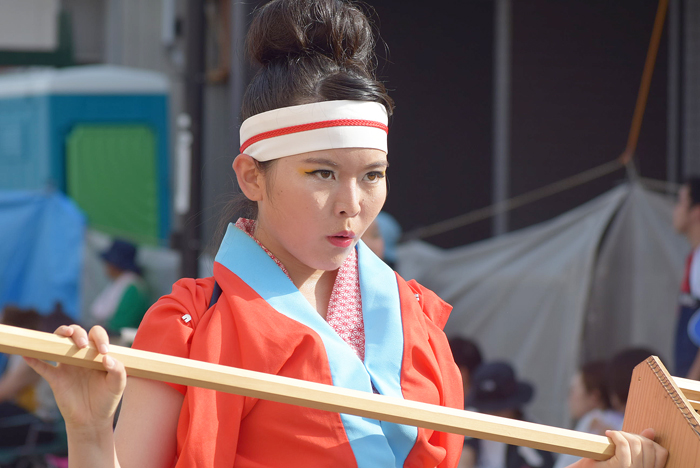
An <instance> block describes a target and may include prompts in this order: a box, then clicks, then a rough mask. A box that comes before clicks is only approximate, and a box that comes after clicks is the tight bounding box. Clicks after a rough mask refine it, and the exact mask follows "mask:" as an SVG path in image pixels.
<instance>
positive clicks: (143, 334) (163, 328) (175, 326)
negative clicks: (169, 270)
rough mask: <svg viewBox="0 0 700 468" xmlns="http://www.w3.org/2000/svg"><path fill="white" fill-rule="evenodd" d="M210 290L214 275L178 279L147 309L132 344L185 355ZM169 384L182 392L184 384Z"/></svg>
mask: <svg viewBox="0 0 700 468" xmlns="http://www.w3.org/2000/svg"><path fill="white" fill-rule="evenodd" d="M213 290H214V278H203V279H192V278H184V279H181V280H179V281H177V282H176V283H175V284H174V285H173V290H172V292H171V293H170V294H168V295H166V296H163V297H161V298H160V299H159V300H158V301H157V302H156V303H155V304H153V306H151V308H150V309H148V312H146V315H145V316H144V318H143V321H142V322H141V325H140V326H139V329H138V332H137V333H136V338H135V339H134V344H133V346H132V347H133V348H135V349H142V350H144V351H151V352H154V353H161V354H169V355H171V356H177V357H182V358H188V357H189V355H190V343H191V340H192V333H193V332H194V329H195V327H196V326H197V323H198V322H199V319H200V317H201V316H202V315H203V314H204V312H206V310H207V308H208V306H209V299H210V298H211V295H212V291H213ZM168 385H170V386H171V387H173V388H174V389H176V390H177V391H179V392H180V393H182V394H184V393H185V388H186V387H185V386H184V385H176V384H168Z"/></svg>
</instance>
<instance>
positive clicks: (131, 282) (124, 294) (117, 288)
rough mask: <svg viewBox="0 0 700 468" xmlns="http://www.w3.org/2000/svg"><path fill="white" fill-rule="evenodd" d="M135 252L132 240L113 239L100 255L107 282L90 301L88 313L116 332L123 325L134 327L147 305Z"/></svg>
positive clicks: (94, 319) (136, 326) (109, 330)
mask: <svg viewBox="0 0 700 468" xmlns="http://www.w3.org/2000/svg"><path fill="white" fill-rule="evenodd" d="M136 253H137V251H136V246H135V245H134V244H132V243H130V242H127V241H124V240H121V239H116V240H115V241H114V242H113V243H112V245H111V246H110V247H109V249H108V250H106V251H105V252H103V253H102V254H101V255H100V256H101V257H102V260H103V261H104V265H105V271H106V273H107V276H108V277H109V279H110V284H109V286H107V287H106V288H105V289H104V290H103V291H102V292H101V293H100V295H99V296H97V298H96V299H95V301H94V302H93V303H92V306H91V308H90V315H91V317H92V319H93V321H94V322H95V323H97V324H99V325H102V326H104V327H105V328H106V329H107V331H108V332H110V334H119V332H120V330H121V329H123V328H138V326H139V324H140V323H141V319H142V318H143V316H144V314H145V313H146V310H148V307H149V305H150V302H149V300H148V293H147V288H146V283H145V282H144V280H143V278H142V277H141V268H140V267H139V266H138V265H137V264H136Z"/></svg>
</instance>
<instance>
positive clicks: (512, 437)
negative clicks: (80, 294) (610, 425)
mask: <svg viewBox="0 0 700 468" xmlns="http://www.w3.org/2000/svg"><path fill="white" fill-rule="evenodd" d="M0 351H2V352H6V353H11V354H20V355H23V356H29V357H34V358H38V359H44V360H48V361H55V362H60V363H64V364H71V365H76V366H81V367H87V368H91V369H102V363H101V361H102V356H101V355H100V354H99V353H98V352H97V351H96V349H94V348H93V347H91V346H89V347H87V348H83V349H79V348H78V347H77V346H75V345H74V344H73V341H72V340H70V339H68V338H63V337H59V336H56V335H53V334H50V333H43V332H37V331H33V330H26V329H22V328H16V327H10V326H7V325H0ZM109 355H110V356H112V357H113V358H115V359H118V360H119V361H121V362H122V363H123V364H124V367H125V368H126V371H127V373H128V375H130V376H133V377H141V378H146V379H152V380H159V381H163V382H171V383H175V384H181V385H188V386H194V387H203V388H209V389H212V390H217V391H221V392H227V393H235V394H238V395H243V396H249V397H254V398H261V399H265V400H272V401H277V402H280V403H289V404H293V405H299V406H304V407H308V408H314V409H320V410H325V411H333V412H337V413H347V414H354V415H358V416H363V417H367V418H371V419H377V420H382V421H389V422H394V423H398V424H406V425H411V426H418V427H424V428H428V429H433V430H437V431H441V432H451V433H456V434H462V435H465V436H471V437H476V438H480V439H488V440H494V441H498V442H504V443H507V444H513V445H523V446H527V447H532V448H536V449H541V450H548V451H552V452H559V453H567V454H571V455H576V456H581V457H588V458H593V459H596V460H604V459H607V458H610V456H612V455H613V453H614V451H615V450H614V445H613V444H612V443H611V442H610V440H609V439H608V438H607V437H602V436H597V435H592V434H586V433H582V432H576V431H571V430H568V429H561V428H556V427H551V426H545V425H542V424H534V423H529V422H525V421H517V420H513V419H506V418H500V417H496V416H490V415H486V414H480V413H474V412H470V411H462V410H456V409H453V408H446V407H443V406H437V405H430V404H427V403H421V402H416V401H409V400H402V399H398V398H391V397H386V396H383V395H375V394H372V393H365V392H360V391H356V390H350V389H346V388H341V387H334V386H331V385H323V384H318V383H314V382H307V381H304V380H297V379H292V378H288V377H281V376H277V375H270V374H265V373H261V372H254V371H249V370H245V369H238V368H234V367H226V366H221V365H217V364H211V363H207V362H201V361H194V360H190V359H184V358H179V357H174V356H168V355H163V354H157V353H151V352H147V351H141V350H136V349H131V348H125V347H121V346H115V345H110V351H109Z"/></svg>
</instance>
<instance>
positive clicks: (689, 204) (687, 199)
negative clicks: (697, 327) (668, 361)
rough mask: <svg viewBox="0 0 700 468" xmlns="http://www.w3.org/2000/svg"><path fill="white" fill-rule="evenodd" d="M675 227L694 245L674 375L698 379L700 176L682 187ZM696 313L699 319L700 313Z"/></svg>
mask: <svg viewBox="0 0 700 468" xmlns="http://www.w3.org/2000/svg"><path fill="white" fill-rule="evenodd" d="M673 227H674V229H675V230H676V231H677V232H678V233H680V234H683V235H684V236H685V237H686V239H688V242H689V243H690V246H691V248H692V250H691V252H690V254H689V255H688V259H687V261H686V267H685V273H684V275H683V282H682V283H681V291H680V294H679V296H678V314H677V318H676V334H675V340H674V356H673V358H674V364H675V369H674V372H673V375H676V376H678V377H686V378H689V379H695V380H698V379H700V347H698V345H697V344H696V343H694V342H693V340H692V339H691V336H690V335H689V330H688V328H689V324H690V322H691V317H693V315H695V314H696V312H697V311H698V310H699V309H700V177H692V178H689V179H688V180H687V181H686V182H685V183H684V184H683V185H682V186H681V188H680V189H679V190H678V200H677V201H676V206H675V207H674V209H673ZM695 316H696V321H697V318H698V315H695ZM696 341H697V340H696Z"/></svg>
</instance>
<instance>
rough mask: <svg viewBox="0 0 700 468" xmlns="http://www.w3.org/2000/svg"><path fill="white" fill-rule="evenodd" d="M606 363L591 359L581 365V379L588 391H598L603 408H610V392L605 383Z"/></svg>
mask: <svg viewBox="0 0 700 468" xmlns="http://www.w3.org/2000/svg"><path fill="white" fill-rule="evenodd" d="M606 370H607V363H606V362H605V361H591V362H587V363H586V364H584V365H582V366H581V380H582V381H583V386H584V388H585V389H586V391H587V392H588V393H592V392H598V395H600V401H601V402H602V403H603V405H604V406H605V408H610V394H609V393H608V383H607V375H606Z"/></svg>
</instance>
